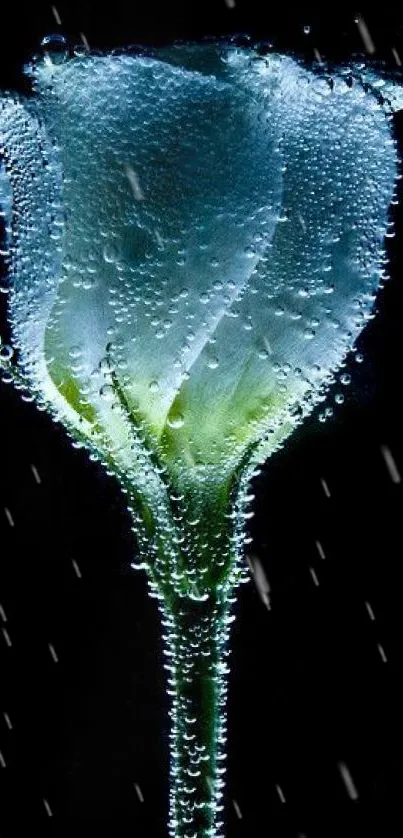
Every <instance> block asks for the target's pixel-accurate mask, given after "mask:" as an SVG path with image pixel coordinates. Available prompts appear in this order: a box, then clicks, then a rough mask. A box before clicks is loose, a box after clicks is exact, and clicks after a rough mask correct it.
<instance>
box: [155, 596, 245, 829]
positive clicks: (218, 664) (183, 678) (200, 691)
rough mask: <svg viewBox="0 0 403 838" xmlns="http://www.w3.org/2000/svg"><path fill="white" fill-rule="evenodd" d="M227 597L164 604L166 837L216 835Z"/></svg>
mask: <svg viewBox="0 0 403 838" xmlns="http://www.w3.org/2000/svg"><path fill="white" fill-rule="evenodd" d="M233 602H234V597H228V591H227V595H226V596H225V597H223V596H222V595H221V596H220V595H219V594H218V592H216V593H214V592H213V593H212V594H211V595H210V596H209V597H208V598H207V599H205V600H203V601H200V600H198V601H196V600H192V599H190V598H189V597H186V598H179V597H177V598H176V599H175V601H172V600H171V602H170V606H169V611H168V609H166V610H163V615H164V618H163V625H164V627H165V633H164V643H165V650H164V651H165V654H166V657H167V667H169V670H170V677H169V679H168V684H169V687H168V692H169V694H170V695H171V697H172V709H171V713H170V715H171V718H172V729H171V733H170V740H171V746H170V765H171V768H170V823H169V826H170V836H171V838H213V837H214V838H218V836H219V835H222V833H221V832H220V828H221V825H222V820H221V809H222V808H223V807H222V804H221V798H222V786H223V785H224V783H223V774H224V772H225V767H224V759H225V741H226V720H225V710H224V708H225V700H226V693H227V674H228V671H229V669H228V666H227V657H228V654H229V649H228V639H229V624H230V622H231V621H232V619H233V618H231V616H230V609H231V606H232V603H233Z"/></svg>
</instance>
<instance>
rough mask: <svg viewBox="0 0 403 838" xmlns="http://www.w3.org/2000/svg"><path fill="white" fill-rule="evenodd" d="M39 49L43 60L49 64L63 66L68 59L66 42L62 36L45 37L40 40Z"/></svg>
mask: <svg viewBox="0 0 403 838" xmlns="http://www.w3.org/2000/svg"><path fill="white" fill-rule="evenodd" d="M41 47H42V49H43V53H44V57H45V60H46V61H47V62H48V63H50V64H56V65H57V64H64V62H65V61H66V60H67V58H68V47H67V40H66V38H65V37H64V35H59V34H53V35H46V36H45V37H44V38H42V41H41Z"/></svg>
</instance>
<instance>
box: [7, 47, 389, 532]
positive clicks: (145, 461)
mask: <svg viewBox="0 0 403 838" xmlns="http://www.w3.org/2000/svg"><path fill="white" fill-rule="evenodd" d="M359 69H361V75H360V72H359ZM27 72H28V74H29V75H30V76H31V79H32V82H33V86H34V95H33V96H32V97H26V98H22V97H16V96H10V95H8V96H6V97H4V98H3V100H1V104H0V127H1V137H2V141H1V144H2V148H3V152H4V165H5V170H4V172H3V175H2V181H1V182H2V187H1V194H3V204H4V207H5V209H4V212H5V216H6V221H7V220H8V222H9V228H10V230H11V232H10V235H9V238H10V241H9V244H10V252H11V255H10V258H9V285H10V289H11V290H10V297H9V300H10V306H9V313H10V322H11V327H12V335H13V345H14V348H15V350H17V363H18V366H19V368H20V371H21V374H22V375H23V376H24V379H25V381H26V382H27V386H28V387H29V389H30V390H31V391H32V392H33V393H34V394H35V395H36V397H37V399H38V401H39V402H42V404H43V405H44V406H46V407H47V408H48V409H50V410H51V411H52V412H53V414H54V416H55V417H56V418H58V419H60V420H61V421H62V422H64V423H65V424H66V425H67V426H68V427H69V428H70V430H71V431H72V434H73V436H75V437H76V438H79V439H81V440H82V441H84V443H85V444H88V445H90V446H91V447H92V450H93V451H94V452H95V454H96V455H98V456H99V457H100V458H101V459H102V460H103V461H104V462H105V463H106V464H107V465H109V467H110V468H111V470H112V471H114V472H115V473H118V474H119V476H120V479H121V482H122V483H125V482H126V484H127V485H130V486H133V485H136V486H137V487H138V488H139V492H140V495H141V497H142V498H143V499H144V498H146V502H145V503H146V506H148V507H149V508H151V507H153V508H154V510H155V514H156V515H157V516H158V515H159V514H160V513H161V509H163V508H164V507H165V509H166V511H167V510H168V506H169V503H168V500H167V491H166V490H167V486H168V495H169V502H171V495H172V494H174V491H176V492H179V493H180V492H181V491H182V490H183V489H184V486H185V485H186V484H189V485H192V486H193V487H194V486H195V485H196V484H197V485H198V484H199V483H200V480H202V478H203V475H204V478H203V479H207V478H206V474H207V475H208V480H209V481H210V482H211V483H212V484H215V485H216V486H218V487H219V488H218V489H217V492H218V493H219V492H220V491H221V488H222V486H223V485H226V486H227V489H228V485H229V482H228V481H230V479H231V478H232V476H233V474H234V471H235V470H236V469H237V468H239V467H240V464H242V463H245V462H247V461H248V459H249V460H250V458H251V457H252V456H255V458H256V456H257V457H258V458H259V457H260V459H262V458H264V456H266V455H267V453H270V452H271V451H273V450H274V449H275V447H276V445H278V444H279V443H280V442H281V441H282V440H283V439H284V438H285V437H286V436H287V435H288V434H289V433H290V432H291V431H292V430H293V428H294V427H295V425H296V424H297V423H298V422H299V421H300V420H301V417H303V416H304V415H306V414H307V413H308V412H309V411H310V410H311V409H312V408H313V406H314V405H315V404H316V403H317V402H318V400H320V399H321V398H322V393H323V391H324V388H325V387H326V386H328V384H329V382H330V381H331V380H332V376H333V374H334V372H335V370H337V369H338V367H339V366H340V364H341V363H342V362H343V360H344V359H345V357H346V354H347V353H348V351H349V350H351V348H352V347H353V345H354V342H355V340H356V338H357V336H358V335H359V333H360V331H361V329H362V328H363V325H364V324H365V322H366V320H367V319H368V317H370V316H371V311H372V308H373V302H374V298H375V294H376V291H377V288H378V286H379V284H380V282H381V280H382V277H383V276H384V270H385V267H384V265H385V255H384V239H385V235H386V234H387V231H388V225H389V222H388V210H389V206H390V203H391V200H392V198H393V194H394V189H395V181H396V176H397V153H396V147H395V142H394V139H393V136H392V132H391V119H392V116H391V114H392V108H391V107H389V106H387V105H386V104H385V96H386V94H387V95H388V96H389V97H392V98H393V96H394V97H395V98H396V89H395V88H393V86H392V84H391V83H388V82H386V81H384V80H382V79H381V78H380V77H377V76H376V75H374V74H372V75H371V73H369V71H366V75H365V73H364V78H365V81H363V78H362V76H363V68H362V66H361V68H358V69H356V72H355V71H354V67H353V68H351V67H348V68H346V69H345V70H339V71H338V72H337V73H334V74H333V75H332V77H330V76H328V75H327V74H326V72H323V71H322V72H319V71H318V70H317V71H313V70H311V69H307V68H305V67H304V66H303V65H302V64H300V63H298V62H297V61H296V60H293V59H292V58H290V57H286V56H281V55H275V54H269V55H267V56H265V57H264V58H263V57H259V56H257V55H256V53H255V52H254V51H253V49H244V48H242V49H239V48H236V47H228V46H224V45H213V44H204V45H179V46H176V47H171V48H169V49H160V50H157V51H155V52H154V53H150V54H130V53H123V54H112V55H95V54H94V55H92V54H81V55H76V56H73V57H72V58H71V59H70V60H66V61H64V62H63V61H62V60H60V57H59V58H58V61H57V62H54V63H52V61H51V60H49V58H47V60H45V61H43V60H41V61H36V62H34V63H33V64H32V65H31V66H30V67H28V68H27ZM389 104H390V103H389ZM256 452H260V453H256ZM220 487H221V488H220ZM196 494H197V492H196ZM213 495H214V492H213ZM227 495H228V491H227V490H226V497H227ZM167 504H168V506H167ZM196 505H197V504H196ZM157 508H158V513H157V512H156V510H157ZM168 514H170V513H169V512H168V511H167V515H168ZM144 515H146V513H144ZM146 517H147V516H146Z"/></svg>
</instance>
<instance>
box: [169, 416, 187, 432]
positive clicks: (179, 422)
mask: <svg viewBox="0 0 403 838" xmlns="http://www.w3.org/2000/svg"><path fill="white" fill-rule="evenodd" d="M184 421H185V420H184V418H183V416H182V414H181V413H171V414H170V415H169V416H168V418H167V425H168V427H169V428H172V429H174V430H176V429H177V428H182V427H183V425H184Z"/></svg>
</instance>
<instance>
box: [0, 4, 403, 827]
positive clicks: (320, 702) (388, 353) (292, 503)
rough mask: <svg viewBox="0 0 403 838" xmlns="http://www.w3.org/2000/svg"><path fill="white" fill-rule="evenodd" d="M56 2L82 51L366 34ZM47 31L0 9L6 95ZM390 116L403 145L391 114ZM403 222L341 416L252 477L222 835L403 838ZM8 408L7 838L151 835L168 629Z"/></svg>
mask: <svg viewBox="0 0 403 838" xmlns="http://www.w3.org/2000/svg"><path fill="white" fill-rule="evenodd" d="M55 5H56V8H57V10H58V12H59V14H60V17H61V18H62V21H63V30H64V32H65V34H67V35H69V36H70V37H71V38H73V40H78V38H79V33H80V32H83V33H84V34H85V36H86V38H87V39H88V42H89V43H90V45H91V46H93V47H113V46H119V45H122V44H125V43H130V42H136V41H147V40H148V41H149V42H161V41H164V40H169V39H170V38H171V37H176V36H185V37H186V36H198V37H199V36H201V35H202V34H222V33H224V32H226V31H227V32H228V31H244V30H248V31H249V32H250V33H251V34H252V35H253V36H254V37H257V38H259V39H260V38H262V39H265V38H266V37H267V36H269V37H270V38H272V39H274V40H275V43H276V44H277V45H278V47H279V48H295V49H298V51H300V52H301V53H304V52H305V54H306V55H307V57H308V58H309V57H311V55H312V50H313V48H315V47H316V48H317V49H318V50H319V51H320V52H321V54H323V55H324V56H329V57H331V58H334V59H335V60H336V59H338V58H343V57H345V56H348V55H350V54H351V52H352V51H354V50H359V49H361V48H362V42H361V40H360V36H359V31H358V27H357V25H356V24H355V23H354V20H353V18H352V16H351V15H347V14H346V13H344V12H342V11H341V10H338V11H336V12H333V10H332V12H331V17H329V16H327V18H326V19H325V16H323V17H316V18H315V17H313V16H312V15H309V13H304V12H303V11H302V12H298V14H297V16H294V17H293V13H292V12H291V11H287V12H286V11H284V13H283V14H282V15H281V14H280V13H278V14H277V17H273V14H272V12H271V10H270V9H269V7H268V8H267V10H266V11H260V12H259V11H258V10H257V8H258V7H257V5H256V6H255V7H254V4H253V3H250V2H249V3H243V4H237V7H236V9H235V10H229V9H228V8H227V7H226V6H225V3H224V2H223V3H221V4H220V3H215V4H214V8H208V7H207V6H206V5H204V4H200V5H195V4H188V5H187V6H186V7H185V9H184V10H183V11H181V10H180V9H179V7H178V6H175V4H170V5H169V6H168V4H165V5H164V6H161V7H159V6H158V5H155V4H154V5H151V4H145V3H138V4H137V5H136V6H134V4H130V5H129V4H127V6H123V5H121V4H114V5H113V7H112V6H111V7H109V8H107V10H105V11H102V10H101V8H100V7H98V6H97V5H95V4H88V3H80V4H73V5H72V4H67V3H66V4H63V3H61V2H56V4H55ZM67 6H68V9H67ZM361 11H362V14H363V15H364V17H365V20H366V22H367V24H368V28H369V30H370V32H371V35H372V38H373V40H374V43H376V45H377V47H378V53H377V54H379V55H380V57H382V58H384V59H385V60H386V61H388V62H389V65H390V67H391V68H395V67H396V61H395V59H394V58H393V54H392V53H391V48H392V47H395V48H396V49H397V50H398V53H399V54H401V55H402V56H403V24H402V22H399V20H398V19H397V18H396V17H393V15H392V14H388V13H386V14H385V15H383V12H382V15H381V11H380V10H379V9H378V10H377V13H376V14H375V15H374V14H372V15H370V14H366V12H365V10H363V9H361ZM308 24H310V25H311V31H310V33H309V34H305V33H304V31H303V26H304V25H305V26H306V25H308ZM57 30H58V27H57V24H56V23H55V19H54V16H53V14H52V11H51V6H50V5H48V4H46V5H45V4H33V7H32V8H31V9H30V10H28V11H26V10H25V9H23V8H22V7H21V8H20V7H19V6H16V7H15V8H14V7H11V8H9V9H8V10H7V12H6V13H5V15H4V19H3V24H2V29H1V48H0V62H1V63H0V70H1V76H0V83H1V87H4V86H7V85H10V86H13V87H15V86H18V85H20V84H21V81H20V78H19V69H18V68H19V67H20V65H21V62H22V61H23V60H25V59H26V58H28V57H29V55H30V53H31V52H32V51H33V50H35V48H36V46H37V43H38V42H39V40H40V38H41V37H42V36H43V35H44V34H46V33H48V32H50V31H57ZM395 124H396V132H397V136H398V138H399V142H400V148H401V149H402V150H403V117H401V116H399V117H396V120H395ZM402 197H403V196H402ZM395 219H396V237H395V239H391V240H390V248H389V251H390V259H391V271H390V272H391V281H390V282H388V284H387V286H386V288H385V290H384V291H383V292H382V294H381V296H380V297H379V300H378V315H377V317H376V319H375V320H373V321H372V322H371V323H370V325H369V327H368V328H367V330H366V332H365V333H364V334H363V335H362V338H361V340H360V350H361V351H362V353H363V356H364V361H363V362H362V363H361V364H357V363H354V362H351V365H350V370H349V371H350V373H351V375H352V384H351V385H350V387H349V388H348V389H347V390H346V401H345V403H344V404H343V405H340V406H337V405H336V406H335V412H334V417H333V419H331V420H329V422H327V423H326V424H324V425H323V424H321V423H320V422H319V421H318V420H317V417H312V418H311V419H310V420H309V421H308V422H307V424H306V425H305V426H304V427H303V428H301V429H300V430H299V431H298V433H297V434H296V435H295V436H294V437H293V438H292V439H291V440H289V441H288V444H287V447H286V449H285V450H284V451H283V452H281V453H280V454H278V455H277V456H276V457H275V458H273V460H272V461H271V463H270V464H269V465H268V466H267V467H266V468H265V469H264V474H263V476H262V478H261V479H259V481H258V484H257V498H258V499H257V503H256V518H255V520H254V521H253V523H252V533H253V535H254V539H255V542H254V551H255V553H257V554H258V555H259V556H260V558H261V561H262V563H263V565H264V567H265V571H266V574H267V576H268V578H269V582H270V585H271V604H272V609H271V611H270V612H269V611H267V610H266V608H265V607H264V606H263V604H261V602H260V600H259V597H258V594H257V592H256V590H255V589H254V586H253V584H252V583H251V584H250V585H249V586H244V587H243V588H241V592H240V602H239V608H238V614H239V616H238V620H237V622H236V624H235V628H234V632H233V643H232V646H233V656H232V660H231V664H232V676H231V689H230V702H229V718H228V726H229V760H228V780H227V793H226V797H227V829H226V834H227V836H228V838H235V836H248V838H254V836H259V838H260V836H270V838H298V836H299V838H302V836H306V838H319V836H321V837H322V836H329V838H333V836H334V838H336V836H338V838H339V836H340V837H341V836H343V838H344V837H345V836H361V835H366V836H367V835H378V836H389V835H399V834H400V833H401V831H402V823H401V820H402V816H401V815H400V814H399V812H398V813H397V817H398V820H397V823H396V824H395V826H394V828H393V830H392V829H391V823H392V819H393V815H394V810H395V807H397V804H398V801H399V797H400V787H401V778H402V770H403V757H402V752H403V751H402V745H403V741H402V725H401V715H402V711H401V707H402V698H403V696H402V691H401V687H399V680H400V676H401V668H402V655H401V642H402V641H401V638H402V628H403V626H402V622H403V620H402V613H403V609H402V605H401V602H402V593H401V586H400V579H401V570H400V562H401V553H402V540H403V539H402V532H401V518H402V486H401V484H399V483H394V482H393V481H392V479H391V475H390V472H389V470H388V468H387V464H386V461H385V458H384V455H383V454H382V450H381V446H387V448H388V449H389V450H390V452H391V453H392V455H393V458H394V461H395V463H396V466H397V469H398V470H399V471H400V472H401V473H402V472H403V453H402V430H401V424H402V423H401V416H400V411H399V399H400V389H401V368H402V352H401V346H400V333H401V319H402V312H403V294H402V280H401V276H402V267H403V211H402V209H401V208H398V209H397V210H396V212H395ZM0 302H1V304H2V312H1V314H2V327H1V331H2V333H3V334H4V333H5V331H6V326H5V325H4V303H5V298H2V299H1V301H0ZM339 389H340V388H335V390H334V392H333V393H331V394H330V395H329V404H334V395H335V393H336V392H338V390H339ZM0 399H1V402H0V404H1V410H0V438H1V443H2V444H1V455H0V551H1V555H0V603H1V605H2V607H3V609H4V613H5V615H6V617H7V622H3V621H2V626H3V627H4V628H5V629H6V632H7V633H8V637H9V642H11V644H12V645H11V646H10V645H9V643H8V641H7V637H6V636H5V635H3V636H1V635H0V685H1V686H0V751H1V753H2V755H3V760H4V762H5V763H6V767H5V768H2V767H1V766H0V794H1V795H2V800H1V804H0V835H1V836H2V838H14V836H17V835H20V834H22V833H21V830H22V823H23V820H25V821H26V820H27V821H28V823H29V824H30V829H31V830H34V829H35V828H38V829H39V830H47V829H50V830H51V832H52V834H54V835H65V834H66V835H70V834H72V833H73V831H75V830H76V829H77V828H79V827H80V826H86V827H87V828H88V829H89V833H90V834H96V832H97V831H98V829H99V828H101V827H102V826H105V825H106V827H109V828H111V829H113V832H114V834H115V835H117V836H126V835H130V836H132V835H135V836H138V838H142V837H143V836H155V838H160V836H161V838H162V836H164V835H165V834H166V827H165V823H166V820H167V789H168V786H167V777H168V756H167V753H168V730H169V728H168V717H167V714H166V711H167V701H166V698H165V694H164V679H163V674H162V673H163V670H162V666H161V664H162V660H161V657H162V656H161V646H160V640H159V637H160V629H159V622H158V616H157V612H156V607H155V602H154V601H153V600H151V599H149V598H148V596H147V588H146V583H145V578H144V576H143V574H141V573H133V572H132V571H131V570H130V567H129V563H130V561H131V559H132V558H133V543H132V541H131V539H130V537H129V535H128V532H129V527H130V522H129V519H128V516H127V515H126V514H125V512H124V508H123V504H122V501H121V498H120V495H119V490H118V488H117V486H116V485H115V484H114V483H113V482H112V481H111V480H108V479H107V478H106V477H105V476H104V474H103V472H102V471H101V469H100V468H99V467H98V466H96V465H94V464H92V463H90V462H89V461H88V458H87V455H86V454H85V453H83V452H81V451H75V452H74V451H73V450H72V448H71V445H70V443H69V442H68V441H67V440H66V438H65V436H64V434H63V431H62V430H60V429H58V428H56V427H55V426H54V425H53V424H52V423H51V421H50V420H49V419H48V418H47V417H46V416H45V415H43V414H40V413H39V412H37V411H36V410H35V408H34V407H33V406H32V405H30V404H26V403H24V402H22V401H21V399H20V397H19V396H18V395H17V394H16V393H14V392H13V391H12V390H11V388H10V387H9V386H4V385H1V389H0ZM32 464H33V465H34V466H35V467H36V469H37V473H38V474H39V477H40V480H41V483H40V484H38V483H37V482H36V479H35V475H34V472H33V471H32V468H31V465H32ZM321 480H325V481H326V484H327V486H328V489H329V491H330V497H328V496H327V494H326V492H325V491H324V487H323V484H322V482H321ZM4 507H6V508H7V509H8V510H9V511H10V514H11V516H12V519H13V521H14V524H15V526H14V527H11V526H10V523H9V520H8V519H7V516H6V514H5V513H4V511H3V510H4ZM316 541H319V542H320V545H321V548H322V550H323V551H324V553H325V556H326V558H325V559H322V558H321V557H320V555H319V552H318V547H317V546H316V544H315V542H316ZM73 560H74V562H75V563H76V564H73ZM312 571H313V574H314V575H312ZM78 574H80V575H78ZM315 579H316V580H317V581H318V582H319V585H317V584H315ZM366 603H368V605H366ZM372 616H374V617H375V618H376V619H372V618H371V617H372ZM0 617H1V614H0ZM49 644H51V647H52V648H50V647H49ZM52 649H53V652H52ZM55 655H56V656H57V659H58V660H57V662H56V661H55V659H54V657H55ZM385 658H386V660H385ZM4 713H5V714H6V716H3V714H4ZM10 724H11V725H12V729H10ZM343 766H346V767H347V769H348V771H349V776H351V780H352V782H353V787H352V786H351V783H350V784H349V782H348V780H347V781H346V780H343V776H344V777H345V778H346V776H347V775H346V768H344V769H343ZM135 783H137V784H138V785H139V787H140V789H141V792H142V794H143V796H144V802H143V803H142V802H140V800H139V798H138V795H137V793H136V789H135V787H134V784H135ZM355 793H356V795H358V797H357V799H352V797H355ZM349 795H350V796H349ZM351 795H352V797H351ZM283 798H285V802H283ZM233 799H235V800H236V801H237V803H238V805H239V808H240V812H241V813H242V816H243V817H242V819H240V818H239V817H237V814H236V811H235V808H234V807H233V805H232V803H231V801H232V800H233ZM44 800H45V801H47V804H48V807H50V811H51V812H52V817H50V816H49V809H47V806H46V805H45V803H44ZM41 834H47V832H46V833H45V832H43V833H42V832H41Z"/></svg>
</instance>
